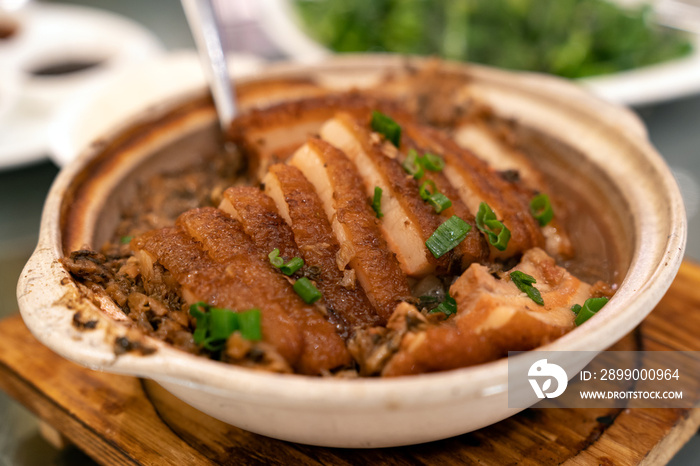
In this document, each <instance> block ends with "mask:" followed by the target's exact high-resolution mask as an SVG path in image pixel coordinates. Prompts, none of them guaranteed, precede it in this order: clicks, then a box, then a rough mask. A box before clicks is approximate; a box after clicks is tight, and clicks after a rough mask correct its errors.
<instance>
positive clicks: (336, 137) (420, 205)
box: [320, 112, 453, 277]
mask: <svg viewBox="0 0 700 466" xmlns="http://www.w3.org/2000/svg"><path fill="white" fill-rule="evenodd" d="M365 121H366V122H367V123H368V122H369V119H366V120H365ZM367 123H365V124H364V125H362V124H361V123H360V122H359V121H358V120H356V119H355V118H353V117H352V116H351V115H350V114H348V113H342V112H341V113H338V114H336V116H335V118H333V119H331V120H329V121H328V122H326V123H325V124H324V125H323V126H322V127H321V131H320V134H321V138H322V139H323V140H325V141H326V142H328V143H330V144H332V145H333V146H335V147H337V148H338V149H340V150H342V151H343V152H344V153H345V155H347V157H348V158H349V159H350V160H351V161H352V162H353V163H354V164H355V168H356V169H357V172H358V173H359V174H360V177H361V178H362V181H363V182H364V188H365V193H366V197H367V198H369V199H371V198H372V197H373V195H374V190H375V188H376V187H378V188H380V189H381V190H382V197H381V212H382V214H383V216H382V217H381V219H380V225H381V227H382V231H383V233H384V238H385V239H386V241H387V243H388V244H389V248H390V249H391V250H392V251H393V252H394V253H395V254H396V258H397V259H398V261H399V264H401V268H402V269H403V271H404V272H405V273H406V274H408V275H410V276H413V277H422V276H425V275H428V274H430V273H434V272H435V271H436V270H437V271H438V272H440V273H445V272H447V271H448V270H449V269H450V263H451V259H452V257H453V256H452V254H451V253H447V254H445V255H443V256H442V257H441V258H440V259H436V258H435V257H434V256H433V255H432V254H431V253H430V251H429V250H428V248H427V247H426V246H425V241H426V240H427V239H428V238H430V236H431V235H432V234H433V233H434V232H435V230H436V229H437V227H439V226H440V224H441V223H442V219H441V217H440V216H439V215H437V214H436V213H435V210H434V209H433V207H432V206H430V205H429V204H427V203H425V202H423V200H422V199H421V197H420V194H419V192H418V188H419V186H418V183H417V182H416V180H415V179H413V177H412V176H410V175H408V174H407V173H406V171H405V170H404V169H403V167H402V166H401V164H400V163H399V162H398V161H397V160H396V156H397V153H396V149H395V147H394V146H392V145H390V144H388V143H387V144H385V145H384V144H382V140H381V139H380V138H379V137H378V135H376V134H374V133H372V132H371V131H370V130H369V129H368V128H367V127H366V126H367ZM373 134H374V137H372V135H373Z"/></svg>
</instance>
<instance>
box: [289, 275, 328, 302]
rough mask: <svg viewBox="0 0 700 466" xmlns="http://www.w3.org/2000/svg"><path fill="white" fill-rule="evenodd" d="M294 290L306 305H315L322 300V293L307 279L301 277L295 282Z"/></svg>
mask: <svg viewBox="0 0 700 466" xmlns="http://www.w3.org/2000/svg"><path fill="white" fill-rule="evenodd" d="M293 288H294V291H296V293H297V294H298V295H299V296H300V297H301V299H303V300H304V302H305V303H306V304H313V303H315V302H316V301H318V300H319V299H321V296H322V295H321V292H320V291H318V288H316V286H315V285H314V284H313V283H311V280H309V279H308V278H306V277H301V278H300V279H299V280H297V281H296V282H294V286H293Z"/></svg>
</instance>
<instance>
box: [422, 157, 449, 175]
mask: <svg viewBox="0 0 700 466" xmlns="http://www.w3.org/2000/svg"><path fill="white" fill-rule="evenodd" d="M419 163H420V164H421V165H423V167H424V168H425V169H426V170H430V171H431V172H439V171H440V170H442V169H443V168H445V161H444V160H443V159H442V157H440V156H439V155H436V154H431V153H430V152H426V153H425V154H423V156H422V157H421V158H420V159H419Z"/></svg>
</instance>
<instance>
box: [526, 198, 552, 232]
mask: <svg viewBox="0 0 700 466" xmlns="http://www.w3.org/2000/svg"><path fill="white" fill-rule="evenodd" d="M530 213H531V214H532V216H533V217H535V220H537V221H538V222H539V224H540V226H541V227H543V226H545V225H546V224H548V223H549V222H550V221H551V220H552V218H553V217H554V211H553V210H552V204H551V203H550V202H549V196H547V195H546V194H544V193H542V194H538V195H537V196H535V197H533V198H532V200H531V201H530Z"/></svg>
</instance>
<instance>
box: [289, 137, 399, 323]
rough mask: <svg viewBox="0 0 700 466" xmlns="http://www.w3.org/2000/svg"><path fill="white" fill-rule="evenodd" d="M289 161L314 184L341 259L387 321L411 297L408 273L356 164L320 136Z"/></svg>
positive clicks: (310, 140)
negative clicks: (386, 236)
mask: <svg viewBox="0 0 700 466" xmlns="http://www.w3.org/2000/svg"><path fill="white" fill-rule="evenodd" d="M290 163H291V164H292V165H293V166H295V167H297V168H298V169H299V170H300V171H301V172H302V174H303V175H304V177H305V178H306V179H307V180H309V182H311V184H312V185H313V186H314V190H315V191H316V193H317V195H318V196H319V198H320V199H321V202H322V204H323V208H324V210H325V213H326V216H327V218H328V220H329V221H330V222H331V226H332V228H333V233H334V234H335V236H336V239H337V240H338V243H339V245H340V257H341V263H340V264H338V265H339V266H342V268H344V267H345V264H347V263H349V264H350V266H351V267H352V269H353V270H355V273H356V275H357V280H358V282H359V283H360V285H361V286H362V288H363V289H364V291H365V293H366V294H367V297H368V298H369V300H370V302H371V303H372V305H373V306H374V307H375V309H376V311H377V313H378V314H379V316H380V317H381V318H382V319H383V320H387V319H388V318H389V317H390V316H391V314H392V313H393V312H394V309H395V308H396V306H397V305H398V304H399V303H400V302H401V301H405V300H407V299H410V297H411V292H410V289H409V287H408V282H407V280H406V276H405V275H404V274H403V272H402V270H401V266H400V265H399V262H398V261H397V260H396V256H395V255H394V254H393V253H392V252H391V251H390V250H389V248H388V246H387V243H386V240H385V239H384V237H383V236H382V232H381V229H380V227H379V223H378V221H377V218H376V216H375V213H374V211H373V210H372V208H371V207H370V204H369V201H368V198H367V195H366V192H365V190H364V187H363V184H362V179H361V178H360V176H359V175H358V173H357V170H356V169H355V165H354V164H353V163H352V162H351V161H350V160H349V159H348V158H347V156H346V155H345V154H344V153H343V152H342V151H341V150H339V149H337V148H336V147H334V146H332V145H330V144H328V143H327V142H325V141H322V140H320V139H318V138H309V139H308V141H307V143H306V144H305V145H304V146H302V147H301V148H300V149H299V150H297V151H296V152H295V153H294V156H293V157H292V159H291V160H290Z"/></svg>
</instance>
